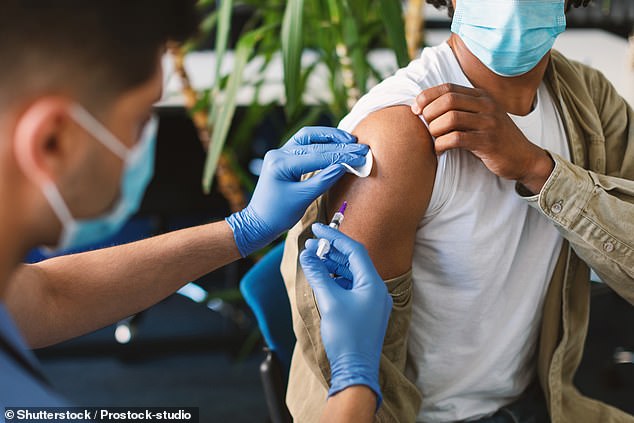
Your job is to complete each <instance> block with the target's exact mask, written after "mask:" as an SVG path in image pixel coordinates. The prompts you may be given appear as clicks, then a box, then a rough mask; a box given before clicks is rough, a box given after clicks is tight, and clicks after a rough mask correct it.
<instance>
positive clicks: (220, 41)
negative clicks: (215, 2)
mask: <svg viewBox="0 0 634 423" xmlns="http://www.w3.org/2000/svg"><path fill="white" fill-rule="evenodd" d="M232 12H233V0H221V1H220V10H219V11H218V26H217V27H216V47H215V56H216V69H215V72H216V73H215V76H214V78H215V80H214V87H215V88H216V90H217V89H219V82H220V68H221V66H222V60H223V59H224V56H225V52H226V51H227V44H228V43H229V31H230V29H231V16H232V15H233V13H232Z"/></svg>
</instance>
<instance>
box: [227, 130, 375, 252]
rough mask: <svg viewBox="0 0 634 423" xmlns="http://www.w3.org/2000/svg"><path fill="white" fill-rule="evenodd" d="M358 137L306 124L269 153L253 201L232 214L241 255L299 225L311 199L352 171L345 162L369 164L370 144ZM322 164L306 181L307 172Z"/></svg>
mask: <svg viewBox="0 0 634 423" xmlns="http://www.w3.org/2000/svg"><path fill="white" fill-rule="evenodd" d="M356 142H357V139H356V137H354V136H353V135H350V134H349V133H347V132H344V131H341V130H339V129H336V128H328V127H319V126H316V127H306V128H303V129H301V130H300V131H299V132H297V133H296V134H295V135H293V137H292V138H291V139H290V140H289V141H288V142H287V143H286V144H284V146H283V147H282V148H280V149H279V150H271V151H269V152H268V153H266V155H265V156H264V164H263V165H262V173H261V174H260V179H259V180H258V184H257V186H256V187H255V191H254V193H253V197H252V198H251V202H250V203H249V205H248V206H247V207H246V208H245V209H244V210H242V211H240V212H237V213H234V214H232V215H231V216H229V217H228V218H227V219H226V220H227V222H228V223H229V226H231V229H232V230H233V236H234V238H235V240H236V245H237V246H238V250H239V251H240V254H241V255H242V256H243V257H246V256H248V255H249V254H251V253H252V252H254V251H257V250H259V249H260V248H262V247H264V246H266V245H267V244H269V243H271V242H272V241H274V240H275V239H276V238H277V237H278V236H280V235H281V234H282V233H283V232H285V231H287V230H288V229H290V228H291V227H293V225H295V223H297V222H298V221H299V219H300V218H301V217H302V215H303V214H304V212H305V211H306V208H307V207H308V206H309V205H310V203H312V202H313V201H314V200H315V199H316V198H317V197H319V196H320V195H321V194H323V193H324V192H325V191H327V190H328V189H330V187H331V186H332V185H333V184H334V183H335V182H337V180H338V179H339V178H340V177H341V176H342V175H343V174H344V173H345V172H346V169H345V168H344V167H343V166H342V165H341V163H347V164H349V165H350V166H353V167H354V166H361V165H363V164H364V163H365V157H364V156H365V154H366V153H367V152H368V146H367V145H364V144H357V143H356ZM320 169H323V170H322V171H321V172H319V173H318V174H316V175H314V176H313V177H311V178H309V179H307V180H305V181H301V177H302V175H304V174H306V173H309V172H313V171H315V170H320Z"/></svg>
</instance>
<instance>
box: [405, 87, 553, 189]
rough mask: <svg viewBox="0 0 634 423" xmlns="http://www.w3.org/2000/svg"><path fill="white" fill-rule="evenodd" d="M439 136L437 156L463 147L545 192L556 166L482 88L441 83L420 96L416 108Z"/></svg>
mask: <svg viewBox="0 0 634 423" xmlns="http://www.w3.org/2000/svg"><path fill="white" fill-rule="evenodd" d="M412 111H413V112H414V113H415V114H422V115H423V117H424V118H425V121H426V122H427V123H428V124H429V132H430V133H431V135H432V136H434V137H435V142H434V144H435V149H436V153H437V154H442V153H443V152H445V151H447V150H451V149H454V148H464V149H466V150H469V151H471V152H472V153H473V154H474V155H475V156H477V157H478V158H479V159H480V160H482V163H484V165H485V166H486V167H487V168H488V169H489V170H490V171H491V172H493V173H494V174H496V175H497V176H499V177H502V178H506V179H511V180H516V181H518V182H519V183H521V184H522V185H524V186H525V187H526V188H528V189H529V190H530V191H532V192H533V193H538V192H539V191H541V189H542V187H543V186H544V184H545V183H546V180H547V179H548V177H549V176H550V174H551V172H552V170H553V168H554V165H555V164H554V162H553V160H552V159H551V158H550V155H549V154H548V153H546V151H544V150H543V149H541V148H540V147H538V146H537V145H535V144H533V143H532V142H531V141H529V140H528V139H527V138H526V137H525V136H524V134H523V133H522V131H520V129H519V128H518V127H517V126H515V123H513V121H512V120H511V118H510V117H509V116H508V114H507V113H506V111H505V110H504V109H503V108H502V107H501V106H500V105H499V104H498V103H497V102H496V101H495V100H494V99H493V98H492V97H491V96H489V95H488V94H487V93H486V92H485V91H484V90H481V89H477V88H468V87H463V86H460V85H455V84H442V85H438V86H436V87H432V88H429V89H427V90H424V91H423V92H421V93H420V94H419V95H418V97H417V98H416V103H415V104H414V105H413V106H412Z"/></svg>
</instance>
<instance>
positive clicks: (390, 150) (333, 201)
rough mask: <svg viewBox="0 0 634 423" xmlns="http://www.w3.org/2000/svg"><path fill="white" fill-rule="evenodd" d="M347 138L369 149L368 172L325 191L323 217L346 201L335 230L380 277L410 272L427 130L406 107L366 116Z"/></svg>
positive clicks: (430, 176) (428, 182)
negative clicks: (355, 244)
mask: <svg viewBox="0 0 634 423" xmlns="http://www.w3.org/2000/svg"><path fill="white" fill-rule="evenodd" d="M353 134H354V135H356V136H357V137H358V138H359V142H360V143H363V144H368V145H369V146H370V148H371V149H372V154H373V155H374V167H373V169H372V173H371V174H370V176H369V177H368V178H365V179H360V178H357V177H354V176H345V177H344V178H343V179H342V180H341V181H340V182H339V183H338V184H337V185H336V186H335V187H334V188H333V189H332V190H331V191H330V192H329V195H328V213H329V216H330V215H331V214H332V213H334V211H335V210H336V209H337V208H339V206H340V205H341V203H342V202H343V201H344V200H345V201H348V209H347V210H346V217H345V220H344V222H343V224H342V225H341V228H340V229H341V231H342V232H344V233H346V234H348V235H350V236H351V237H352V238H354V239H356V240H358V241H360V242H361V243H363V244H364V245H365V246H366V248H367V249H368V252H369V253H370V257H371V258H372V260H373V262H374V264H375V266H376V268H377V270H378V271H379V274H380V275H381V277H383V278H384V279H390V278H393V277H396V276H399V275H402V274H403V273H405V272H407V271H408V270H409V269H410V268H411V265H412V255H413V250H414V240H415V236H416V229H417V226H418V224H419V222H420V220H421V219H422V217H423V215H424V213H425V211H426V210H427V205H428V204H429V199H430V197H431V192H432V188H433V185H434V177H435V173H436V155H435V154H434V150H433V146H432V141H431V137H430V135H429V132H428V131H427V128H426V127H425V125H424V124H423V122H422V121H421V120H420V118H419V117H418V116H415V115H414V114H413V113H412V112H411V110H410V108H409V107H407V106H395V107H390V108H386V109H383V110H379V111H377V112H374V113H372V114H371V115H369V116H368V117H367V118H365V119H364V120H363V121H362V122H361V123H360V124H359V125H358V126H357V128H356V129H355V130H354V131H353Z"/></svg>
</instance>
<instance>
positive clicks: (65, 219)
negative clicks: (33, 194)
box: [42, 181, 75, 255]
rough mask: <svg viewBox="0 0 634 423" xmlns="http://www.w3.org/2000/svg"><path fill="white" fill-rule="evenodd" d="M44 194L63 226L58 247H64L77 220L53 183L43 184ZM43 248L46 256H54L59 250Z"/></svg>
mask: <svg viewBox="0 0 634 423" xmlns="http://www.w3.org/2000/svg"><path fill="white" fill-rule="evenodd" d="M42 193H43V194H44V197H46V199H47V200H48V204H49V205H50V206H51V209H53V213H55V215H56V216H57V218H58V219H59V221H60V223H61V224H62V233H61V235H60V238H59V240H58V241H57V246H60V245H64V243H65V242H66V239H65V238H66V237H67V236H68V232H67V231H68V230H69V228H70V227H71V226H72V225H73V224H74V222H75V219H74V218H73V215H72V214H71V213H70V210H69V209H68V206H67V205H66V202H65V201H64V199H63V198H62V194H61V193H60V192H59V190H58V189H57V187H56V186H55V184H54V183H53V182H51V181H47V182H44V183H43V184H42ZM42 248H43V251H44V253H45V254H46V255H53V254H54V253H55V252H56V250H57V247H53V248H50V247H42Z"/></svg>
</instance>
